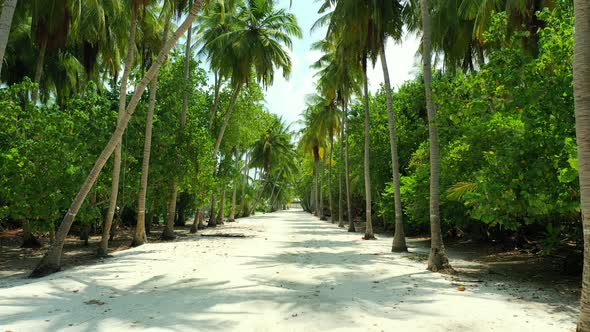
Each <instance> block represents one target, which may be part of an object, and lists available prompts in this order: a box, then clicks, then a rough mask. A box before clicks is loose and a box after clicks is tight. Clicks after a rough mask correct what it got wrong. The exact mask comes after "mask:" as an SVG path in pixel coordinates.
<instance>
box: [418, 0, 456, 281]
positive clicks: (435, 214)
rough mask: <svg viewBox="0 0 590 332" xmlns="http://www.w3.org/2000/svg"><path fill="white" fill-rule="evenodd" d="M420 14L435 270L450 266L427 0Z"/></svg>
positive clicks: (431, 262)
mask: <svg viewBox="0 0 590 332" xmlns="http://www.w3.org/2000/svg"><path fill="white" fill-rule="evenodd" d="M420 11H421V13H422V25H423V28H422V31H423V34H424V35H423V37H422V42H423V46H422V52H423V55H422V60H423V62H424V90H425V94H426V110H427V113H428V137H429V142H430V233H431V239H430V255H429V257H428V269H429V270H431V271H433V272H436V271H441V270H447V269H451V266H450V264H449V259H448V258H447V254H446V252H445V247H444V244H443V239H442V231H441V227H440V211H439V204H440V203H439V188H438V186H439V177H440V159H439V150H438V130H437V127H436V108H435V106H434V102H433V101H432V90H431V88H430V85H431V84H432V67H431V61H432V59H431V57H432V55H431V50H430V39H431V31H430V14H429V12H428V0H420Z"/></svg>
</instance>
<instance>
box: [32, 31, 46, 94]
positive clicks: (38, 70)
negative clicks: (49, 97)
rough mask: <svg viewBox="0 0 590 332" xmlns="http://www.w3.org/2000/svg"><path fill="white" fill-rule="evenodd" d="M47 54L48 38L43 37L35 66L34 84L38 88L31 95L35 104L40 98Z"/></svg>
mask: <svg viewBox="0 0 590 332" xmlns="http://www.w3.org/2000/svg"><path fill="white" fill-rule="evenodd" d="M46 52H47V36H43V37H42V40H41V45H40V46H39V55H37V65H36V66H35V78H34V81H33V82H34V83H36V84H37V86H36V87H35V88H34V89H33V92H32V95H31V101H32V102H33V104H35V103H36V102H37V99H38V98H39V89H40V88H39V83H41V77H42V76H43V66H44V65H45V53H46Z"/></svg>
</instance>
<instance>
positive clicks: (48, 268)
mask: <svg viewBox="0 0 590 332" xmlns="http://www.w3.org/2000/svg"><path fill="white" fill-rule="evenodd" d="M203 3H204V0H197V1H195V3H194V4H193V6H192V7H191V9H190V13H189V15H188V16H187V17H186V19H185V20H184V22H183V23H182V24H181V25H180V26H179V27H178V29H177V30H176V32H174V34H173V35H172V37H171V38H170V40H169V41H168V42H167V43H166V45H165V47H163V48H162V50H160V52H159V54H158V58H157V59H156V61H155V62H154V63H153V64H152V66H151V67H150V69H149V70H148V71H147V72H146V74H145V76H144V77H143V79H142V80H141V82H140V83H139V84H138V85H137V86H136V89H135V92H134V94H133V97H132V98H131V100H130V102H129V105H128V106H127V112H125V114H124V116H123V118H122V119H121V121H119V123H117V127H116V129H115V132H114V133H113V135H112V136H111V138H110V140H109V142H108V143H107V144H106V146H105V148H104V149H103V150H102V152H101V154H100V156H99V157H98V159H97V160H96V162H95V164H94V166H93V167H92V169H91V170H90V173H89V174H88V177H87V178H86V180H85V181H84V183H83V184H82V187H81V188H80V190H79V191H78V194H77V195H76V197H75V198H74V201H73V202H72V204H71V205H70V207H69V209H68V211H67V213H66V215H65V216H64V218H63V220H62V222H61V224H60V226H59V229H58V231H57V232H56V236H55V241H54V242H53V243H52V245H51V246H50V247H49V250H48V251H47V252H46V253H45V255H44V256H43V258H42V259H41V261H40V262H39V263H38V264H37V266H36V267H35V269H34V270H33V272H32V273H31V275H30V276H31V277H42V276H45V275H48V274H51V273H54V272H57V271H59V270H60V268H61V253H62V250H63V245H64V241H65V238H66V236H67V234H68V232H69V231H70V228H71V227H72V223H73V222H74V220H75V217H76V214H77V213H78V211H79V210H80V207H81V206H82V203H84V199H85V198H86V196H87V195H88V192H90V189H92V186H93V185H94V183H95V182H96V179H97V178H98V176H99V175H100V171H101V170H102V168H103V167H104V165H105V163H106V162H107V160H108V158H109V157H110V156H111V154H112V153H113V151H114V150H115V148H116V146H117V144H118V143H119V142H120V141H121V137H123V133H124V132H125V128H126V127H127V124H129V120H131V116H132V115H133V113H134V112H135V109H136V107H137V104H138V103H139V100H140V99H141V97H142V95H143V93H144V92H145V89H146V87H147V85H148V84H149V82H150V81H151V80H152V79H153V78H154V76H155V75H156V73H157V72H158V71H159V70H160V67H161V66H162V64H163V63H164V61H165V59H166V57H167V55H168V52H170V50H171V49H172V47H173V46H174V45H175V44H176V42H177V41H178V39H179V38H180V36H181V35H183V34H184V32H185V31H186V30H187V29H188V27H189V26H190V25H191V24H192V22H193V21H194V20H195V18H196V17H197V13H198V12H199V11H200V10H201V8H202V7H203Z"/></svg>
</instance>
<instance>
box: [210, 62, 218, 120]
mask: <svg viewBox="0 0 590 332" xmlns="http://www.w3.org/2000/svg"><path fill="white" fill-rule="evenodd" d="M213 75H214V79H215V92H214V94H215V95H214V97H213V107H212V108H211V114H210V116H209V129H212V128H213V124H214V123H215V117H216V116H217V109H218V108H219V91H220V90H221V78H220V77H219V73H217V72H216V71H214V72H213Z"/></svg>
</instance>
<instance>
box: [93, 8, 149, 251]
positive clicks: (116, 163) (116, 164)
mask: <svg viewBox="0 0 590 332" xmlns="http://www.w3.org/2000/svg"><path fill="white" fill-rule="evenodd" d="M139 5H140V4H139V3H138V2H136V1H133V2H132V3H131V19H130V21H131V30H130V31H129V40H128V44H127V58H126V60H125V65H124V69H123V76H122V77H121V88H120V90H119V113H118V117H117V122H120V121H121V118H122V117H123V114H124V113H125V108H126V102H127V83H128V81H129V75H130V74H131V70H132V66H133V59H134V51H135V30H136V28H137V13H138V11H139ZM120 174H121V141H119V142H117V146H116V147H115V156H114V158H113V176H112V184H111V196H110V199H109V209H108V211H107V215H106V217H105V220H104V223H103V227H102V238H101V241H100V244H99V247H98V252H97V253H98V255H99V256H106V255H107V254H108V252H107V251H108V250H107V248H108V243H109V237H110V233H111V225H112V223H113V217H114V215H115V208H116V207H117V197H118V193H119V177H120Z"/></svg>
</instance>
